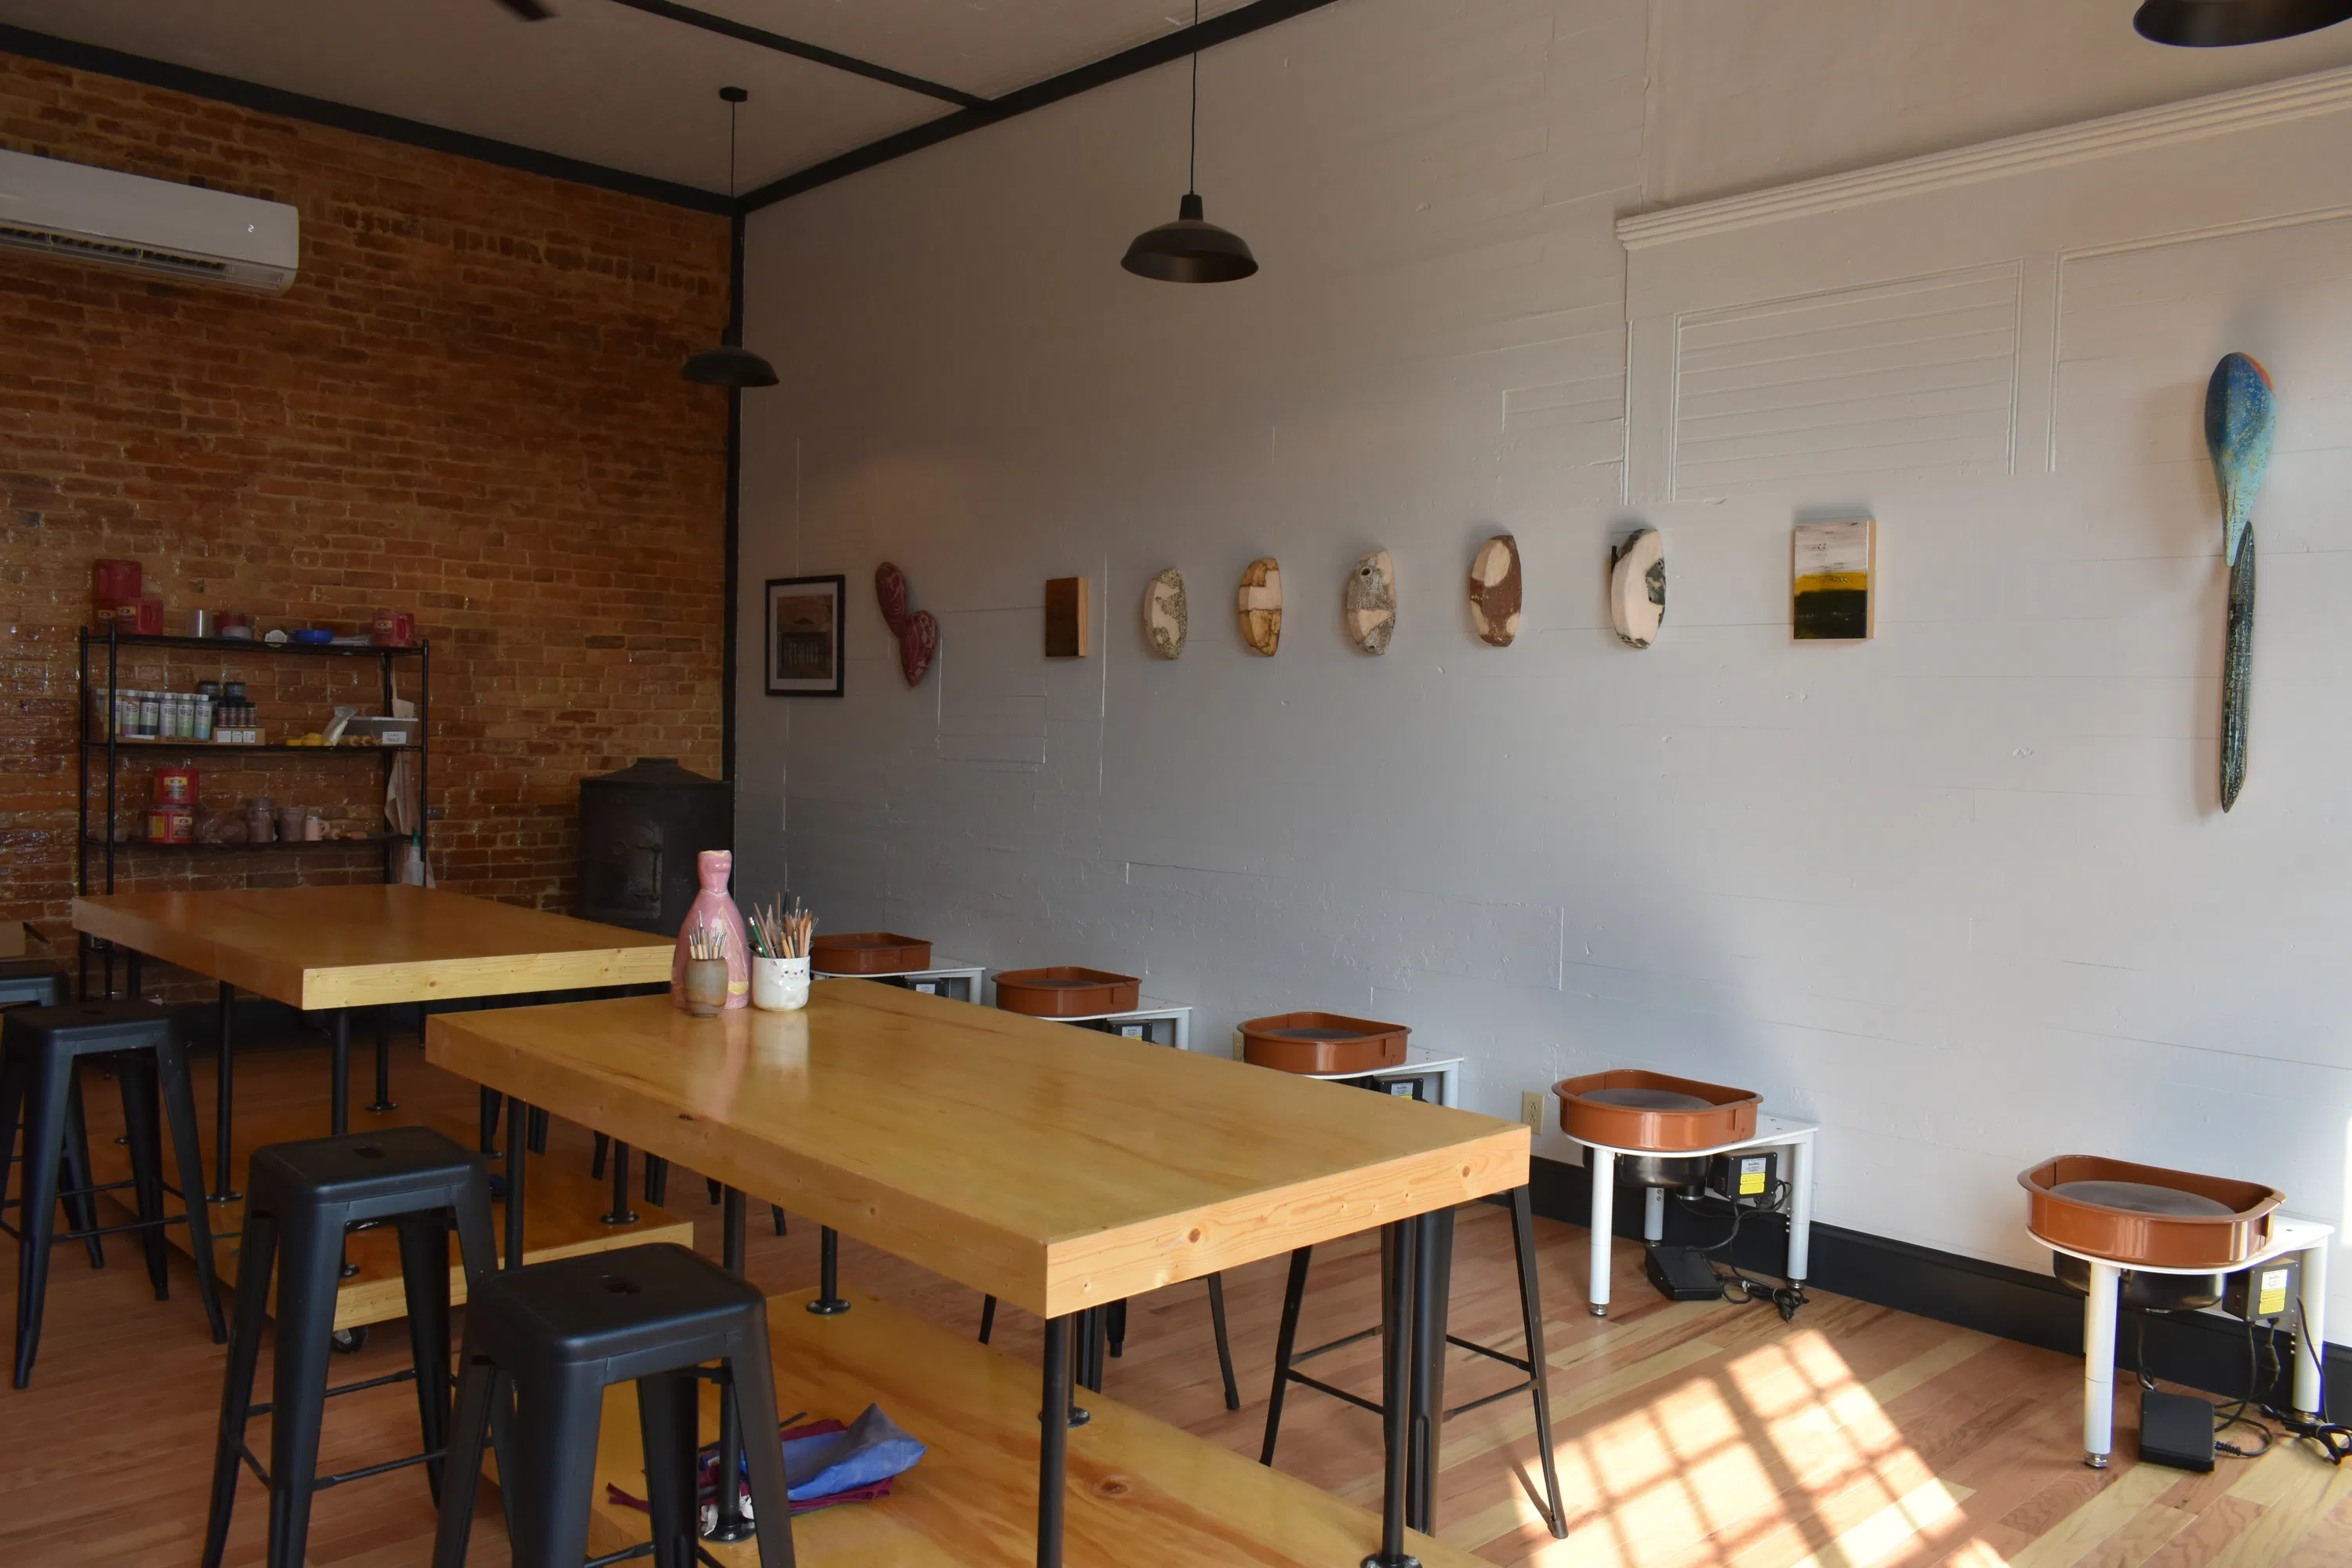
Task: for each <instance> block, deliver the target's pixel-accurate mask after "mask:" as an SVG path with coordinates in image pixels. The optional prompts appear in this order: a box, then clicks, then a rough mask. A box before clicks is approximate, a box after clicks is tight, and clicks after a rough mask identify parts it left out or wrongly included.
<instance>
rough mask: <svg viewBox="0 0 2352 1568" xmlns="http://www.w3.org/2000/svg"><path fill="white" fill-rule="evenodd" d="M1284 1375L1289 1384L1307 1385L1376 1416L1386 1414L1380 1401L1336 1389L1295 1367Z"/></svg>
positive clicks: (1342, 1389) (1317, 1391) (1319, 1392)
mask: <svg viewBox="0 0 2352 1568" xmlns="http://www.w3.org/2000/svg"><path fill="white" fill-rule="evenodd" d="M1282 1375H1283V1377H1284V1378H1285V1379H1286V1381H1288V1382H1291V1383H1303V1384H1306V1385H1307V1387H1309V1388H1311V1389H1313V1390H1314V1391H1315V1392H1316V1393H1318V1394H1329V1395H1330V1396H1331V1397H1332V1398H1334V1399H1344V1400H1346V1401H1347V1402H1348V1403H1349V1404H1350V1405H1354V1406H1355V1407H1356V1408H1357V1409H1359V1410H1369V1411H1370V1412H1371V1413H1372V1414H1373V1415H1384V1414H1386V1411H1385V1409H1384V1407H1383V1406H1382V1405H1381V1402H1380V1401H1379V1400H1377V1399H1367V1398H1365V1397H1364V1396H1363V1395H1362V1394H1350V1393H1349V1392H1348V1391H1347V1390H1346V1389H1344V1388H1339V1387H1335V1386H1334V1385H1332V1384H1328V1383H1326V1382H1324V1381H1323V1380H1322V1379H1321V1378H1319V1377H1309V1376H1307V1374H1306V1373H1303V1372H1300V1371H1298V1370H1297V1368H1295V1367H1294V1368H1292V1369H1290V1370H1289V1371H1287V1372H1285V1373H1283V1374H1282Z"/></svg>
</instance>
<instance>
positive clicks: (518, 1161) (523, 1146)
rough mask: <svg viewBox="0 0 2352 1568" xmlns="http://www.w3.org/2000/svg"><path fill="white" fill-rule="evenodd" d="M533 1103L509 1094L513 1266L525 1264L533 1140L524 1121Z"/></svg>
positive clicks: (509, 1225) (509, 1219)
mask: <svg viewBox="0 0 2352 1568" xmlns="http://www.w3.org/2000/svg"><path fill="white" fill-rule="evenodd" d="M529 1117H530V1106H528V1105H525V1104H524V1103H523V1102H522V1101H521V1100H517V1099H515V1098H514V1097H513V1096H512V1095H509V1096H508V1097H507V1256H506V1266H507V1267H508V1268H521V1267H522V1181H523V1170H524V1166H525V1163H527V1162H528V1161H529V1160H530V1148H529V1144H530V1140H529V1139H528V1138H527V1137H525V1136H524V1128H523V1123H524V1121H526V1120H527V1119H528V1118H529Z"/></svg>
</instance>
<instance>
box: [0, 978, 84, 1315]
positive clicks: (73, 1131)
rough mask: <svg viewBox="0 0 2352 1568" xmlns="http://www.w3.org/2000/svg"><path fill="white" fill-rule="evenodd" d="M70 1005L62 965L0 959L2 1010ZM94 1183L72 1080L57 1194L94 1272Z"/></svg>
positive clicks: (10, 1153)
mask: <svg viewBox="0 0 2352 1568" xmlns="http://www.w3.org/2000/svg"><path fill="white" fill-rule="evenodd" d="M72 1000H73V982H72V980H71V979H70V978H69V977H68V975H67V973H66V971H65V965H63V964H61V963H50V962H49V961H48V960H47V959H46V958H8V959H0V1007H62V1006H64V1005H66V1004H67V1003H68V1002H70V1001H72ZM15 1162H16V1148H15V1146H14V1144H13V1143H12V1144H11V1145H10V1147H9V1148H8V1150H7V1151H6V1152H5V1154H0V1167H5V1166H6V1165H9V1164H13V1163H15ZM97 1180H98V1178H97V1177H96V1176H93V1175H91V1174H90V1170H89V1125H88V1123H87V1122H86V1121H84V1120H83V1118H82V1113H81V1076H80V1075H79V1073H77V1074H75V1075H74V1081H73V1087H72V1088H71V1089H68V1091H67V1096H66V1155H65V1165H64V1168H63V1172H62V1174H61V1175H60V1177H59V1180H58V1194H59V1195H60V1197H62V1198H63V1200H64V1203H65V1205H66V1218H67V1219H68V1220H70V1221H71V1222H72V1223H73V1227H74V1229H76V1230H78V1231H79V1232H81V1233H82V1237H81V1244H82V1247H83V1248H84V1249H85V1250H86V1251H88V1252H89V1266H90V1267H91V1268H105V1267H106V1244H105V1243H104V1242H103V1241H101V1240H100V1238H99V1236H98V1199H97V1197H96V1196H95V1195H94V1194H92V1193H90V1192H89V1190H88V1189H89V1187H91V1186H92V1185H93V1184H95V1183H96V1182H97Z"/></svg>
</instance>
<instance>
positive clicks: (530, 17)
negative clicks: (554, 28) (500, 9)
mask: <svg viewBox="0 0 2352 1568" xmlns="http://www.w3.org/2000/svg"><path fill="white" fill-rule="evenodd" d="M499 5H503V6H505V7H506V8H507V9H508V10H509V11H511V12H513V13H514V14H515V15H516V16H520V17H521V18H522V19H523V20H524V21H526V22H544V21H546V20H547V19H548V18H549V17H551V16H554V15H555V13H554V12H552V11H551V10H549V9H548V8H547V7H546V6H544V5H541V4H540V0H499Z"/></svg>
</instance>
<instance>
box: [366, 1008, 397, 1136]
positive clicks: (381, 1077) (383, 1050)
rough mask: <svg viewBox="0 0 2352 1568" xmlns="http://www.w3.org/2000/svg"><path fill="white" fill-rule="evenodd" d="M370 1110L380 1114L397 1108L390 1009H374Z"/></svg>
mask: <svg viewBox="0 0 2352 1568" xmlns="http://www.w3.org/2000/svg"><path fill="white" fill-rule="evenodd" d="M368 1109H369V1110H373V1111H374V1112H375V1113H376V1114H377V1115H378V1116H382V1115H383V1113H384V1112H385V1111H387V1110H399V1109H400V1103H399V1101H397V1100H394V1099H393V1098H392V1009H391V1008H390V1007H378V1008H377V1009H376V1010H375V1103H374V1104H373V1105H371V1106H369V1107H368Z"/></svg>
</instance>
